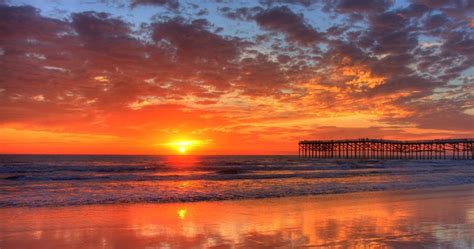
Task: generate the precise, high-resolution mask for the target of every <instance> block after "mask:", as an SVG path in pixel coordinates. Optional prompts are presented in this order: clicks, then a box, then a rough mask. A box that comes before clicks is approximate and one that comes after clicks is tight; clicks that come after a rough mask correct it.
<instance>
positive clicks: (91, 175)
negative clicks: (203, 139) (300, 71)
mask: <svg viewBox="0 0 474 249" xmlns="http://www.w3.org/2000/svg"><path fill="white" fill-rule="evenodd" d="M468 183H474V161H472V160H471V161H461V160H439V161H436V160H433V161H405V160H388V161H383V160H344V159H339V160H336V159H327V160H317V159H300V158H298V157H295V156H169V157H166V156H65V155H64V156H59V155H57V156H50V155H43V156H20V155H0V207H15V206H28V207H39V206H70V205H83V204H105V203H158V202H190V201H207V200H231V199H249V198H267V197H282V196H296V195H308V194H331V193H346V192H360V191H377V190H395V189H413V188H422V187H428V188H429V187H435V186H448V185H459V184H468Z"/></svg>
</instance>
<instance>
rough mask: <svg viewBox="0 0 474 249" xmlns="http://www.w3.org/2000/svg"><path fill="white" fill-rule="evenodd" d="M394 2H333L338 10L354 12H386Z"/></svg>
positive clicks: (376, 0)
mask: <svg viewBox="0 0 474 249" xmlns="http://www.w3.org/2000/svg"><path fill="white" fill-rule="evenodd" d="M392 4H393V1H392V0H358V1H352V0H338V1H334V2H333V3H332V5H333V7H334V8H335V9H336V11H339V12H346V13H354V12H356V13H357V12H379V13H380V12H384V11H385V10H387V9H388V8H389V7H390V6H391V5H392Z"/></svg>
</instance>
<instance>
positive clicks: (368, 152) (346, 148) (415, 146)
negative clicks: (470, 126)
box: [298, 138, 474, 160]
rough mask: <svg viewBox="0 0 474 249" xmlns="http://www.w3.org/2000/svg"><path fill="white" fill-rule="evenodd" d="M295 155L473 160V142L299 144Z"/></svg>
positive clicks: (309, 141) (358, 140) (441, 140)
mask: <svg viewBox="0 0 474 249" xmlns="http://www.w3.org/2000/svg"><path fill="white" fill-rule="evenodd" d="M298 145H299V149H298V154H299V156H300V157H306V158H360V159H416V160H424V159H427V160H429V159H471V160H472V159H474V139H471V138H466V139H435V140H413V141H400V140H385V139H369V138H361V139H346V140H303V141H300V142H299V144H298Z"/></svg>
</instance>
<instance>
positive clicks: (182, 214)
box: [177, 208, 188, 220]
mask: <svg viewBox="0 0 474 249" xmlns="http://www.w3.org/2000/svg"><path fill="white" fill-rule="evenodd" d="M187 212H188V210H187V209H186V208H181V209H178V211H177V213H178V217H179V219H180V220H184V218H186V213H187Z"/></svg>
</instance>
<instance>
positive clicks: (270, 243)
mask: <svg viewBox="0 0 474 249" xmlns="http://www.w3.org/2000/svg"><path fill="white" fill-rule="evenodd" d="M0 221H1V222H0V248H1V249H7V248H38V249H40V248H209V247H210V248H235V247H237V248H287V247H296V248H298V247H310V248H347V247H360V248H372V247H373V248H380V247H381V248H387V247H388V248H421V247H428V248H433V247H438V248H474V185H464V186H458V187H444V188H435V189H422V190H410V191H385V192H369V193H352V194H338V195H326V196H307V197H292V198H273V199H261V200H243V201H220V202H196V203H172V204H126V205H116V204H114V205H91V206H75V207H56V208H2V209H0Z"/></svg>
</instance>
